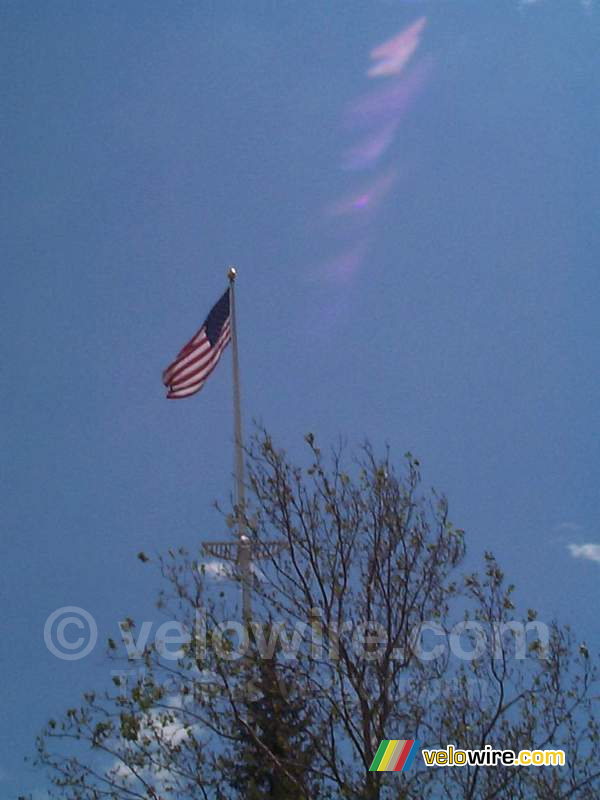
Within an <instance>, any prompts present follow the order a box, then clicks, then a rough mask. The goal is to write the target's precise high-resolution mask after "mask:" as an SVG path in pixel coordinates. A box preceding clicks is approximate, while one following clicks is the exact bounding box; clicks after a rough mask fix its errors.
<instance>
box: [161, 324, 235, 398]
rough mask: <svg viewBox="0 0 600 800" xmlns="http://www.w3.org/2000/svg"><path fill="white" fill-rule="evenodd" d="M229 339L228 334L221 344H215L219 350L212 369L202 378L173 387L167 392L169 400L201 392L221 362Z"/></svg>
mask: <svg viewBox="0 0 600 800" xmlns="http://www.w3.org/2000/svg"><path fill="white" fill-rule="evenodd" d="M229 341H230V337H229V336H227V337H226V338H225V339H224V340H223V341H222V342H221V344H220V345H219V344H217V345H216V346H215V350H217V352H216V353H215V358H214V360H213V362H212V364H211V366H210V369H208V371H206V372H205V373H203V375H202V376H201V377H200V378H198V379H197V380H196V381H194V382H192V383H191V384H189V385H186V386H176V387H175V386H174V387H171V388H170V390H169V392H168V394H167V398H168V399H169V400H179V399H181V398H184V397H190V395H192V394H195V393H196V392H199V391H200V389H201V388H202V387H203V386H204V384H205V382H206V379H207V378H208V376H209V375H210V374H211V372H212V371H213V370H214V368H215V367H216V366H217V364H218V363H219V359H220V358H221V354H222V353H223V350H224V349H225V348H226V347H227V345H228V344H229Z"/></svg>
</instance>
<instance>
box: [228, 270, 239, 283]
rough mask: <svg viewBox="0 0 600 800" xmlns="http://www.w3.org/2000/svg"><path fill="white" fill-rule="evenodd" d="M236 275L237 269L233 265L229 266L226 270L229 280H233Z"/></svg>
mask: <svg viewBox="0 0 600 800" xmlns="http://www.w3.org/2000/svg"><path fill="white" fill-rule="evenodd" d="M236 275H237V269H236V268H235V267H229V269H228V270H227V277H228V278H229V280H230V281H234V280H235V278H236Z"/></svg>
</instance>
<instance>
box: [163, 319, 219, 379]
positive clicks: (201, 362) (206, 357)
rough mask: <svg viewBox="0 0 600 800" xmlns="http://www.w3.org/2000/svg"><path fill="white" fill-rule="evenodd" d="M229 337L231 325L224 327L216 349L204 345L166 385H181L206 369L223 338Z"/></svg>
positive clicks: (174, 372) (177, 370) (172, 375)
mask: <svg viewBox="0 0 600 800" xmlns="http://www.w3.org/2000/svg"><path fill="white" fill-rule="evenodd" d="M229 335H230V333H229V325H225V326H224V327H223V330H222V331H221V335H220V336H219V338H218V339H217V341H216V342H215V345H214V347H210V344H209V346H208V348H207V347H204V345H202V349H201V350H198V351H197V354H195V353H192V354H191V355H193V356H194V357H192V358H189V357H188V358H187V359H186V362H185V363H184V364H182V365H181V366H180V367H178V368H177V369H175V370H174V371H173V372H172V373H171V374H170V375H169V376H168V378H167V380H165V381H164V382H165V385H167V386H169V385H173V384H175V383H181V381H185V380H187V379H188V378H189V377H191V376H192V375H194V374H195V373H197V372H201V371H202V370H203V369H204V367H205V365H206V364H207V363H209V362H210V360H211V358H212V357H213V354H214V353H215V352H216V350H217V348H218V347H219V345H220V342H221V340H222V338H223V337H224V336H225V337H228V336H229ZM207 342H208V340H207Z"/></svg>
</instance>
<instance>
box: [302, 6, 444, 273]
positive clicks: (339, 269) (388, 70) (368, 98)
mask: <svg viewBox="0 0 600 800" xmlns="http://www.w3.org/2000/svg"><path fill="white" fill-rule="evenodd" d="M426 25H427V18H426V17H424V16H421V17H419V18H418V19H416V20H415V21H414V22H412V23H411V24H410V25H408V26H407V27H405V28H404V29H403V30H402V31H400V33H398V34H397V35H396V36H393V37H392V38H390V39H387V40H386V41H384V42H382V43H381V44H379V45H377V46H376V47H374V48H373V49H372V50H371V52H370V58H371V61H372V62H373V63H372V64H371V66H370V67H369V68H368V70H367V76H368V77H369V78H370V79H371V80H377V81H378V82H379V87H378V88H377V89H374V90H371V91H369V92H367V93H365V94H363V95H361V96H359V97H358V98H357V99H355V100H354V101H353V102H352V103H350V104H349V106H348V107H347V108H346V110H345V112H344V114H343V117H342V127H343V129H344V130H346V131H347V132H348V133H350V134H352V135H353V136H357V137H358V141H355V142H354V143H352V144H349V145H348V146H347V147H345V148H344V149H343V151H342V154H341V168H342V170H344V171H346V172H371V173H372V177H371V179H370V180H368V181H367V182H366V183H365V184H363V186H362V187H360V186H359V187H358V188H357V190H355V191H350V192H348V193H347V194H346V195H345V196H342V197H341V198H339V199H338V200H337V201H335V202H333V203H331V204H330V205H329V206H327V207H326V208H325V209H324V216H325V219H328V220H329V221H330V222H331V220H332V219H336V220H338V222H337V224H336V229H334V230H333V231H332V232H333V233H334V234H336V238H338V239H340V236H341V241H342V242H343V240H344V239H346V240H347V239H348V238H349V237H351V238H352V239H354V243H352V244H350V243H348V244H347V245H346V246H344V244H341V245H340V248H339V251H338V254H337V255H335V256H334V257H332V258H329V259H328V260H325V261H322V262H321V263H320V264H319V265H318V268H317V270H318V272H317V274H316V275H315V277H317V278H319V276H320V279H321V280H322V279H325V280H334V281H337V282H340V283H344V284H347V285H351V283H352V281H353V279H354V278H356V276H357V275H358V274H360V272H361V270H362V268H363V267H364V265H365V262H366V260H367V258H368V255H369V252H370V250H371V247H372V243H373V240H374V238H375V235H376V234H375V230H374V228H375V223H376V220H377V217H378V214H379V211H380V209H381V206H382V204H383V203H384V201H385V200H386V199H387V198H388V197H389V195H390V192H391V191H392V189H393V188H394V187H395V186H396V184H397V181H398V173H399V170H398V167H397V166H390V163H389V152H390V150H391V148H392V146H393V145H394V143H395V141H396V138H397V133H398V129H399V127H400V125H401V123H402V120H403V118H404V117H405V115H406V113H407V111H408V110H409V109H410V107H411V106H412V104H413V102H414V101H415V99H416V98H417V97H418V96H419V94H420V93H421V92H422V90H423V89H424V87H425V86H426V84H427V82H428V81H429V78H430V75H431V72H432V68H433V59H432V58H431V57H429V56H425V57H421V58H420V59H419V60H418V61H417V62H416V63H415V64H414V65H412V66H410V67H409V63H410V62H412V60H413V57H414V56H415V53H416V52H417V51H418V49H419V47H420V45H421V39H422V36H423V32H424V30H425V27H426ZM386 161H387V166H386V165H385V162H386ZM343 220H346V223H345V224H347V225H348V226H351V228H349V229H348V230H347V231H344V228H343V227H340V226H341V224H342V221H343Z"/></svg>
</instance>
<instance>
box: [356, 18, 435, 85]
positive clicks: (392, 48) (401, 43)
mask: <svg viewBox="0 0 600 800" xmlns="http://www.w3.org/2000/svg"><path fill="white" fill-rule="evenodd" d="M426 23H427V18H426V17H420V19H418V20H417V21H416V22H413V24H412V25H409V27H408V28H405V29H404V30H403V31H402V32H401V33H399V34H398V35H397V36H394V38H393V39H388V41H387V42H383V44H380V45H379V46H378V47H375V48H374V49H373V50H372V51H371V60H372V61H378V62H379V63H377V64H374V65H373V66H372V67H371V68H370V69H369V70H368V72H367V75H368V76H369V77H370V78H381V77H387V76H389V75H399V74H400V73H401V72H402V70H403V69H404V67H405V66H406V65H407V63H408V62H409V60H410V58H411V56H412V55H413V54H414V52H415V51H416V49H417V47H418V46H419V44H420V42H421V33H422V32H423V28H424V27H425V25H426Z"/></svg>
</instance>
